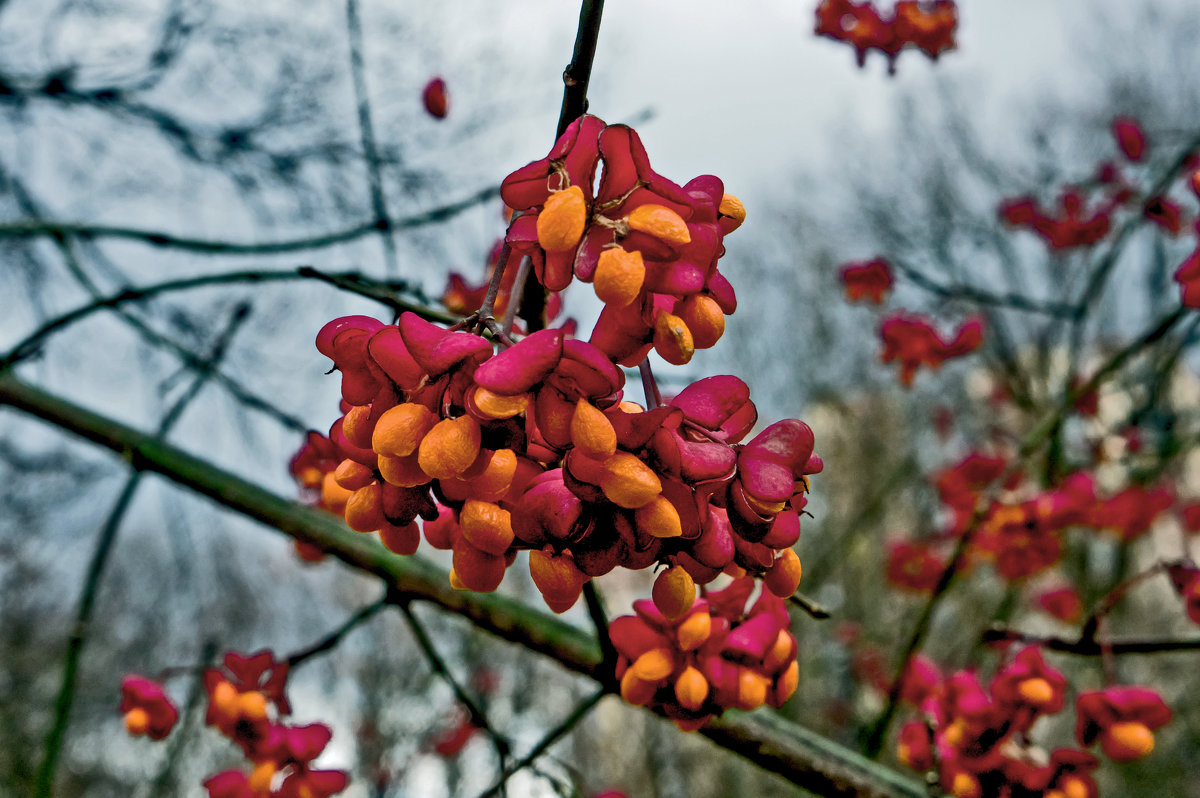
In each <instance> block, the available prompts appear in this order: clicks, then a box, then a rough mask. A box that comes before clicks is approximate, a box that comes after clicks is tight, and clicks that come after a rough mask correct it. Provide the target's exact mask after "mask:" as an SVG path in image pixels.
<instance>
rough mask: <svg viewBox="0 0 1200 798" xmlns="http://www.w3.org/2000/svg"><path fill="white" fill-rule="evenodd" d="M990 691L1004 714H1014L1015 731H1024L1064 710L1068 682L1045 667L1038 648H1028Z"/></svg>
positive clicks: (1056, 672)
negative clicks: (1045, 716)
mask: <svg viewBox="0 0 1200 798" xmlns="http://www.w3.org/2000/svg"><path fill="white" fill-rule="evenodd" d="M990 689H991V693H992V700H993V701H995V702H996V704H997V706H998V707H1000V709H1001V711H1007V712H1009V713H1010V714H1011V723H1012V724H1013V725H1014V727H1015V728H1017V729H1018V730H1020V731H1025V730H1028V729H1029V727H1030V726H1032V725H1033V722H1034V721H1035V720H1036V719H1037V718H1038V717H1040V716H1041V715H1043V714H1045V715H1053V714H1054V713H1056V712H1058V711H1059V710H1061V709H1062V708H1063V701H1064V699H1065V697H1066V690H1067V679H1066V677H1065V676H1063V675H1062V674H1061V673H1060V672H1058V671H1057V670H1055V669H1054V668H1051V667H1050V666H1049V665H1047V664H1046V661H1045V660H1044V659H1042V653H1041V652H1040V651H1039V650H1038V649H1037V647H1036V646H1028V647H1026V648H1023V649H1021V650H1020V651H1019V652H1018V653H1017V656H1016V657H1014V658H1013V661H1012V662H1010V663H1009V664H1008V665H1006V666H1004V667H1003V668H1001V669H1000V671H999V672H998V673H997V674H996V676H995V677H994V678H993V679H992V683H991V686H990Z"/></svg>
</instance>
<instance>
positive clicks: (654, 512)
mask: <svg viewBox="0 0 1200 798" xmlns="http://www.w3.org/2000/svg"><path fill="white" fill-rule="evenodd" d="M633 519H634V521H635V522H636V523H637V526H638V529H640V530H642V531H643V532H646V533H648V534H650V535H653V536H654V537H656V538H677V537H679V536H680V535H682V534H683V524H682V522H681V521H680V520H679V511H678V510H676V509H675V505H673V504H671V502H669V501H667V498H666V497H665V496H662V495H661V494H660V495H658V496H655V497H654V499H653V500H651V502H650V503H649V504H646V505H643V506H641V507H639V508H638V509H637V510H635V511H634V513H633Z"/></svg>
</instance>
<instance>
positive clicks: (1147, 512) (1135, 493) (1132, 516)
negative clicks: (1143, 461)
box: [1091, 485, 1175, 543]
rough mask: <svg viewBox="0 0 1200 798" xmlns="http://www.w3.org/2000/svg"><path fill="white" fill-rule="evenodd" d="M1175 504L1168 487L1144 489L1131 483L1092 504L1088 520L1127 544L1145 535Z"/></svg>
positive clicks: (1172, 493)
mask: <svg viewBox="0 0 1200 798" xmlns="http://www.w3.org/2000/svg"><path fill="white" fill-rule="evenodd" d="M1174 504H1175V493H1174V491H1172V490H1171V489H1170V488H1169V487H1165V486H1164V487H1157V488H1147V487H1144V486H1142V485H1132V486H1130V487H1128V488H1126V489H1125V490H1123V491H1121V492H1120V493H1118V494H1116V495H1115V496H1112V497H1110V498H1108V499H1104V500H1101V501H1099V502H1097V503H1096V504H1094V505H1093V506H1092V511H1091V523H1092V524H1093V525H1094V526H1095V527H1096V528H1097V529H1106V530H1109V531H1111V532H1114V533H1116V535H1117V537H1119V538H1120V539H1121V540H1122V541H1124V542H1126V543H1128V542H1129V541H1131V540H1135V539H1137V538H1139V537H1141V536H1142V535H1144V534H1145V533H1146V532H1147V531H1148V530H1149V529H1150V526H1151V525H1152V524H1153V523H1154V521H1155V520H1156V519H1157V518H1158V516H1160V515H1161V514H1162V513H1164V512H1166V511H1167V510H1169V509H1171V506H1172V505H1174Z"/></svg>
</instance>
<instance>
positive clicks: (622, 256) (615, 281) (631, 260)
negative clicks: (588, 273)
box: [592, 247, 646, 308]
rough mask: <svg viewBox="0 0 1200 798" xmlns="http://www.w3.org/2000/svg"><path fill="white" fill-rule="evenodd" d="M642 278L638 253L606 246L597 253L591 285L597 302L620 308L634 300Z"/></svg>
mask: <svg viewBox="0 0 1200 798" xmlns="http://www.w3.org/2000/svg"><path fill="white" fill-rule="evenodd" d="M645 279H646V264H645V262H644V261H643V260H642V253H641V252H638V251H637V250H634V251H633V252H626V251H625V250H623V249H621V248H620V247H609V248H608V249H606V250H604V251H603V252H601V253H600V259H599V261H597V263H596V273H595V276H594V277H593V278H592V286H593V287H594V288H595V289H596V296H598V297H599V298H600V301H601V302H603V303H604V304H606V305H613V306H615V307H619V308H623V307H625V306H626V305H628V304H629V303H630V302H632V301H633V300H635V299H637V297H638V294H640V293H641V291H642V283H643V282H644V281H645Z"/></svg>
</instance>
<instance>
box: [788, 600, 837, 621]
mask: <svg viewBox="0 0 1200 798" xmlns="http://www.w3.org/2000/svg"><path fill="white" fill-rule="evenodd" d="M788 601H789V602H790V603H791V604H792V606H794V607H799V608H800V609H802V610H804V611H805V612H807V613H808V614H809V615H810V616H812V617H813V618H815V619H817V620H818V621H824V620H826V619H827V618H829V617H831V616H830V614H829V610H827V609H825V608H824V607H822V606H821V605H820V604H818V603H817V602H816V601H813V600H812V599H810V598H809V597H808V596H806V595H804V594H803V593H793V594H792V595H791V596H790V597H789V598H788Z"/></svg>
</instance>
